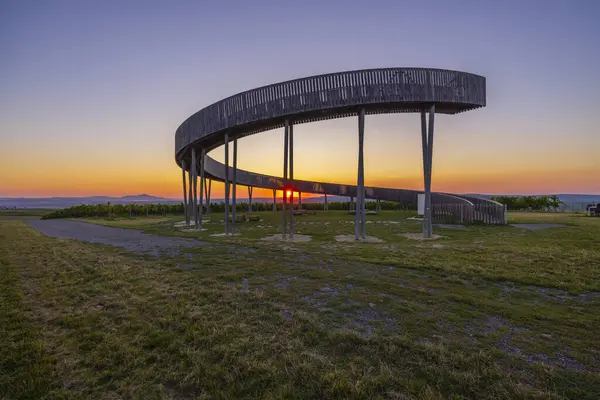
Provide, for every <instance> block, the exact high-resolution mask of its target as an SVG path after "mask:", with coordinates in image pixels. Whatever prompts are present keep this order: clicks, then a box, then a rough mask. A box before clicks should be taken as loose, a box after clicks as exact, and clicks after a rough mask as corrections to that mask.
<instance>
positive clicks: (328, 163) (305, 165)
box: [0, 116, 600, 199]
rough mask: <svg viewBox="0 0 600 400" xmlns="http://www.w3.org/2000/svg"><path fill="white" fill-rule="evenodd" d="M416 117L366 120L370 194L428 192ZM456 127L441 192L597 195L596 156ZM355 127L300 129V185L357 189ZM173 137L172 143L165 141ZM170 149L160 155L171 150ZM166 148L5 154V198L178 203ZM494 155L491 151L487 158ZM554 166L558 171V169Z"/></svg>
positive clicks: (442, 162)
mask: <svg viewBox="0 0 600 400" xmlns="http://www.w3.org/2000/svg"><path fill="white" fill-rule="evenodd" d="M413 117H414V118H410V117H407V116H369V117H368V118H367V123H368V124H367V133H366V139H365V140H366V143H365V170H366V174H365V183H366V185H367V186H378V187H390V188H403V189H416V190H420V189H422V187H423V178H422V159H421V149H420V136H419V133H418V118H416V116H413ZM449 118H452V117H444V116H441V117H440V118H438V127H439V128H438V129H437V130H436V141H435V145H434V169H433V177H432V185H433V190H435V191H442V192H450V193H485V194H520V193H522V194H545V193H592V194H593V193H600V179H596V180H594V178H593V177H596V176H597V171H598V170H599V168H600V162H599V161H598V159H597V158H596V151H595V148H594V147H590V146H586V145H585V144H582V143H578V142H570V144H565V145H563V146H562V147H555V146H553V148H546V149H544V151H542V152H537V153H536V152H532V151H531V150H530V149H529V145H528V144H527V142H524V143H522V146H520V147H518V148H517V147H514V146H513V145H512V144H510V143H509V144H508V145H507V146H504V147H502V146H501V142H498V141H496V139H495V138H496V136H495V135H491V136H490V137H481V136H473V137H470V138H465V137H462V138H459V139H460V140H468V142H469V145H468V146H465V145H461V144H460V143H457V141H456V140H455V139H454V138H453V135H452V134H451V133H450V132H448V131H447V129H446V128H445V127H444V122H446V121H445V120H448V119H449ZM378 121H379V122H378ZM369 122H370V125H369ZM381 122H386V123H388V125H394V124H398V125H399V126H401V127H403V128H404V129H402V133H398V134H396V135H391V134H390V132H389V131H388V129H387V128H382V127H381V126H379V123H381ZM354 125H355V120H354V119H353V118H345V119H342V120H337V121H325V122H319V123H314V124H305V125H298V126H297V127H296V129H295V154H294V156H295V157H294V158H295V173H296V175H295V177H296V178H297V179H305V180H314V181H322V182H336V183H345V184H355V183H356V163H357V161H356V157H357V156H356V151H357V143H356V137H355V136H356V135H355V133H354V132H353V130H354ZM388 125H386V126H388ZM369 127H370V128H371V129H369ZM323 132H326V133H327V135H324V134H323ZM408 132H412V133H408ZM172 135H173V134H172V133H166V134H165V136H166V137H168V136H172ZM171 140H172V139H171ZM164 142H165V143H162V145H163V146H164V145H165V144H166V143H168V142H169V140H165V141H164ZM478 142H479V143H478ZM160 145H161V144H158V145H157V144H153V143H149V144H146V145H144V146H138V149H137V151H134V152H132V151H131V150H130V148H129V146H123V147H116V148H114V149H113V150H112V151H111V153H110V154H109V156H108V157H107V156H106V155H105V153H104V152H95V151H90V152H89V153H85V152H75V153H73V154H70V157H65V154H64V153H63V152H60V151H52V150H53V145H52V144H49V145H48V146H43V147H38V148H30V149H28V151H27V158H24V157H23V153H21V152H17V151H14V152H4V151H2V157H1V158H0V182H1V183H2V185H1V186H0V197H63V196H94V195H108V196H123V195H135V194H141V193H146V194H151V195H154V196H161V197H167V198H181V196H182V189H181V172H180V169H179V168H178V167H177V166H176V165H175V162H174V159H173V150H172V147H171V146H169V147H166V146H165V147H161V146H160ZM231 147H232V146H230V152H231V151H232V149H231ZM282 147H283V133H282V131H281V130H274V131H269V132H264V133H262V134H258V135H254V136H250V137H247V138H244V139H240V140H239V144H238V149H239V150H238V158H239V165H238V166H239V168H241V169H246V170H250V171H255V172H260V173H265V174H272V175H278V176H280V175H281V169H282V160H283V149H282ZM479 147H481V150H480V149H479ZM490 147H491V148H493V149H494V150H492V151H485V149H489V148H490ZM538 147H539V146H538ZM496 149H497V151H496ZM561 154H562V157H561ZM210 155H211V156H212V157H214V158H215V159H217V160H219V161H223V159H224V157H223V148H222V147H220V148H217V149H215V150H213V151H212V152H211V153H210ZM265 155H268V156H265ZM231 158H232V157H230V159H231ZM557 159H559V160H561V162H560V163H557V162H555V161H554V160H557ZM29 160H30V161H36V160H37V161H39V162H41V165H44V166H45V167H44V168H40V169H37V168H35V165H36V164H33V163H31V162H26V161H29ZM223 192H224V190H223V184H222V183H218V182H215V183H214V184H213V194H212V198H213V199H214V198H220V197H223ZM271 196H272V192H271V191H270V190H262V189H259V188H257V189H255V191H254V197H267V198H270V197H271ZM305 196H309V195H308V194H306V195H305ZM246 197H247V190H246V188H244V187H239V188H238V198H246Z"/></svg>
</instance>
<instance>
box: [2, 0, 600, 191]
mask: <svg viewBox="0 0 600 400" xmlns="http://www.w3.org/2000/svg"><path fill="white" fill-rule="evenodd" d="M599 21H600V2H598V1H593V0H589V1H578V0H573V1H537V0H535V1H534V0H530V1H501V2H496V1H427V2H415V1H401V0H395V1H375V0H371V1H351V0H346V1H324V0H320V1H294V2H292V1H281V0H280V1H260V0H253V1H215V2H209V1H160V2H159V1H124V0H121V1H112V0H111V1H109V0H102V1H81V0H79V1H60V0H55V1H28V0H18V1H17V0H15V1H7V0H4V1H1V2H0V51H1V57H0V138H1V142H0V171H1V172H0V196H3V195H4V196H16V195H20V194H23V195H44V194H52V195H55V194H58V193H57V191H60V190H62V192H61V193H63V192H64V194H71V193H73V194H75V193H87V192H88V191H92V192H94V190H95V192H94V194H103V193H109V194H110V193H113V192H115V193H116V192H119V193H120V191H121V189H120V188H123V190H125V192H127V191H128V190H126V189H127V187H128V185H129V187H131V188H132V189H131V190H134V191H137V190H140V191H142V190H143V189H144V188H145V187H148V189H147V190H145V191H147V192H153V193H155V194H161V195H172V196H177V195H178V193H179V189H178V186H177V185H178V184H179V181H178V179H179V175H178V173H177V167H176V165H175V163H174V161H173V148H174V145H173V136H174V132H175V129H176V128H177V126H178V125H179V124H180V123H181V122H182V121H183V120H184V119H185V118H187V117H188V116H189V115H190V114H192V113H194V112H195V111H197V110H198V109H200V108H202V107H204V106H206V105H208V104H210V103H213V102H215V101H218V100H220V99H221V98H224V97H226V96H229V95H231V94H234V93H236V92H239V91H242V90H246V89H250V88H253V87H256V86H260V85H265V84H269V83H274V82H278V81H282V80H287V79H292V78H297V77H302V76H308V75H313V74H319V73H326V72H335V71H339V70H351V69H360V68H375V67H390V66H419V67H439V68H448V69H458V70H464V71H469V72H473V73H477V74H480V75H484V76H486V77H487V79H488V81H487V82H488V91H487V93H488V107H486V108H485V109H482V110H477V111H475V112H472V113H467V114H465V115H461V116H459V117H457V118H451V117H442V118H440V123H439V129H440V132H441V133H440V135H438V140H439V142H437V144H439V145H438V146H437V147H436V148H435V151H436V155H435V157H436V165H435V166H434V189H436V185H438V186H437V188H438V189H441V188H443V187H444V186H443V184H444V182H445V181H444V179H448V182H459V181H460V179H459V178H460V176H462V175H461V174H463V175H464V174H467V171H469V170H470V169H476V170H477V171H479V172H481V174H485V173H490V174H492V173H496V174H498V173H499V171H500V170H505V172H506V173H507V174H508V175H507V176H512V175H510V174H517V175H519V174H525V175H523V176H529V178H527V179H530V180H531V181H532V182H533V181H535V180H536V179H538V178H535V176H538V175H536V174H539V173H541V172H543V171H549V172H551V173H554V172H555V171H558V170H560V169H561V168H563V167H564V168H563V169H566V170H568V171H572V173H573V174H581V173H585V171H589V170H592V171H593V170H595V171H596V174H595V178H594V179H592V180H590V182H589V183H588V184H586V182H585V181H582V182H580V186H572V182H570V180H569V178H568V174H563V175H564V176H563V175H560V174H559V175H556V176H557V178H556V179H554V182H548V186H547V187H548V189H547V190H548V191H579V192H588V193H600V178H598V176H599V175H598V173H597V172H598V171H599V170H600V138H599V136H600V135H599V129H598V126H599V122H600V118H599V116H598V115H599V106H600V100H599V98H600V97H599V96H598V94H599V93H600V50H599V49H600V22H599ZM413 117H414V121H413V120H412V119H409V117H407V116H383V117H381V118H376V117H373V118H372V119H371V118H369V121H368V126H367V135H369V129H370V130H371V132H374V133H372V134H371V135H372V138H371V139H369V137H368V136H367V147H368V146H369V140H371V143H372V145H371V148H370V149H369V148H367V149H366V151H367V154H366V157H367V159H366V162H367V177H366V179H367V184H369V179H371V180H372V181H373V182H380V181H381V182H384V183H385V182H389V185H391V186H399V185H400V186H402V184H403V183H404V182H403V181H402V176H403V175H402V173H400V172H397V171H398V170H399V171H406V177H412V176H418V174H419V173H420V170H419V168H420V162H419V157H420V151H419V149H418V143H419V140H420V138H419V137H418V133H419V127H418V117H416V116H413ZM355 125H356V122H355V121H353V120H340V121H336V122H335V123H334V124H332V123H323V124H313V125H310V126H308V125H306V126H302V127H299V129H298V131H299V134H298V146H299V150H298V152H299V153H298V161H297V162H298V163H301V162H302V160H303V159H305V160H308V162H309V164H310V161H311V159H314V154H313V151H318V150H311V146H310V143H314V142H316V141H320V143H322V144H323V146H331V147H329V149H330V151H331V152H332V153H334V155H332V156H331V157H330V158H329V157H328V160H329V162H331V163H332V165H333V166H331V165H328V164H327V163H325V164H318V163H317V165H313V166H312V167H311V166H310V165H306V164H303V165H299V167H298V168H297V171H298V172H297V174H298V175H299V176H298V178H311V177H314V176H317V175H319V174H318V170H319V169H323V168H333V169H336V168H337V169H339V170H340V171H341V170H344V169H345V168H348V169H351V170H352V171H353V170H354V165H355V158H356V156H355V154H354V153H352V155H351V156H348V155H344V154H343V153H344V152H343V151H342V150H344V149H346V148H347V149H352V148H353V146H355V140H356V139H355V137H354V132H353V131H354V130H355ZM347 131H352V133H351V134H350V136H349V135H348V132H347ZM408 131H411V132H410V135H409V134H408V133H406V132H408ZM412 131H414V134H413V132H412ZM323 132H326V133H327V138H324V135H323ZM401 133H402V135H405V136H402V137H400V136H399V135H400V134H401ZM278 135H279V133H266V134H264V135H258V136H255V137H251V138H248V139H244V140H242V141H241V142H240V146H241V148H240V151H244V149H246V150H245V151H246V153H241V155H240V162H241V163H242V165H241V167H244V168H248V169H254V170H256V171H259V172H269V173H270V172H274V173H275V171H274V169H275V168H279V166H280V164H281V163H280V162H279V161H280V158H281V157H280V156H279V152H281V149H280V147H281V143H280V141H281V140H280V138H279V136H278ZM301 135H303V136H301ZM391 149H396V150H395V151H396V154H397V155H398V157H397V158H398V159H400V160H405V161H406V163H407V164H406V165H404V164H402V162H403V161H398V163H399V164H393V163H392V161H394V162H396V160H392V161H389V160H388V161H382V160H385V159H386V157H388V152H391V151H392V150H391ZM369 151H370V152H371V153H369ZM265 152H270V153H272V154H273V157H272V160H271V161H265V160H264V158H265V157H264V154H265ZM338 153H339V154H338ZM219 154H220V153H219ZM244 154H246V155H244ZM303 154H304V155H303ZM378 155H385V157H384V156H381V157H378ZM369 156H370V157H369ZM217 158H219V157H218V156H217ZM36 162H37V163H41V164H43V165H44V168H43V169H44V171H43V172H44V175H43V177H44V182H39V189H35V190H33V189H31V190H30V188H26V187H25V186H24V185H23V184H22V182H23V181H26V180H28V179H32V177H33V176H36V177H39V176H37V175H35V173H36V168H34V167H33V165H34V164H35V163H36ZM408 163H410V167H409V164H408ZM81 165H88V166H89V171H90V174H89V175H87V176H86V175H85V174H82V173H78V174H74V175H70V174H71V173H72V171H73V170H74V169H78V168H80V166H81ZM369 169H370V172H369ZM122 171H126V172H125V173H123V172H122ZM340 171H337V172H336V171H333V172H335V173H334V175H336V176H338V175H339V176H340V179H342V180H344V179H346V178H345V175H344V174H343V173H342V172H340ZM394 171H395V172H394ZM444 171H448V173H447V174H446V175H444ZM532 171H533V172H535V173H533V175H531V174H530V175H527V174H528V173H532ZM436 173H437V174H438V175H437V176H436V175H435V174H436ZM452 174H454V175H452ZM557 174H558V172H557ZM464 176H465V179H466V181H465V182H467V183H466V184H465V185H466V186H465V185H462V186H460V185H459V186H460V191H484V190H480V186H478V185H479V184H478V183H477V182H479V181H478V180H477V179H479V178H477V179H476V178H472V179H471V181H469V180H468V179H467V178H468V177H466V175H464ZM482 176H483V175H482ZM106 177H108V178H106ZM86 179H87V182H88V183H89V182H90V181H89V180H90V179H91V182H96V184H95V186H86V183H85V182H86ZM350 179H354V178H351V175H348V177H347V179H346V180H350ZM386 179H387V180H386ZM407 179H408V178H407ZM411 179H412V178H411ZM469 179H470V178H469ZM481 179H483V178H481ZM507 179H508V178H507ZM523 179H525V178H523ZM561 179H562V180H564V186H560V185H561V184H562V183H560V182H562V181H560V180H561ZM131 180H133V181H135V182H136V183H138V184H139V185H138V186H135V185H133V186H131V182H132V181H131ZM559 181H560V182H559ZM111 182H112V186H111ZM469 182H471V183H469ZM499 182H504V183H502V185H504V186H502V187H501V188H500V190H499V191H500V192H502V191H504V192H511V191H517V192H523V191H524V190H523V186H515V187H512V186H510V185H509V186H506V185H508V184H509V183H510V179H508V180H506V181H503V180H500V181H499ZM557 182H559V183H557ZM534 183H535V182H534ZM537 183H539V182H537ZM69 184H70V185H69ZM406 184H407V185H408V186H410V185H411V183H410V179H408V180H407V181H406ZM89 185H91V184H89ZM144 185H146V186H144ZM440 185H441V186H440ZM469 185H471V186H469ZM553 185H554V186H553ZM556 185H558V186H556ZM586 185H587V186H586ZM30 186H31V185H30ZM538 186H539V185H538ZM538 186H534V187H535V190H532V191H533V192H536V191H538ZM33 187H38V186H36V185H35V184H34V185H33ZM471 187H472V190H468V189H469V188H471ZM539 187H540V188H543V187H546V186H539ZM114 188H117V189H114ZM562 188H564V189H565V190H560V189H562ZM577 188H579V190H577ZM54 189H56V190H54ZM59 189H60V190H59ZM457 190H458V189H457ZM540 190H541V189H540ZM488 191H489V190H488Z"/></svg>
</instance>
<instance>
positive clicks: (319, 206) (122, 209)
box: [42, 201, 416, 219]
mask: <svg viewBox="0 0 600 400" xmlns="http://www.w3.org/2000/svg"><path fill="white" fill-rule="evenodd" d="M281 207H282V204H281V203H278V204H277V209H278V210H281ZM288 207H289V205H288ZM298 207H299V205H298V204H294V208H298ZM380 207H381V209H382V210H415V209H416V207H415V206H413V205H406V204H401V203H394V202H391V201H382V202H381V203H380ZM302 208H303V209H305V210H323V209H324V204H323V203H305V204H302ZM349 208H350V203H349V202H331V203H329V209H330V210H348V209H349ZM375 208H376V203H375V202H374V201H369V202H367V209H368V210H375ZM204 209H205V212H206V206H205V207H204ZM236 210H238V211H239V212H246V211H248V204H247V203H237V205H236ZM252 210H253V211H271V210H273V203H265V202H258V203H252ZM210 211H211V212H225V204H224V203H211V205H210ZM169 214H171V215H177V214H178V215H183V203H179V204H127V205H123V204H110V203H107V204H93V205H89V204H82V205H79V206H73V207H69V208H63V209H59V210H55V211H52V212H50V213H48V214H45V215H44V216H43V217H42V219H54V218H89V217H106V218H109V217H124V216H129V217H134V216H144V215H148V216H149V215H169Z"/></svg>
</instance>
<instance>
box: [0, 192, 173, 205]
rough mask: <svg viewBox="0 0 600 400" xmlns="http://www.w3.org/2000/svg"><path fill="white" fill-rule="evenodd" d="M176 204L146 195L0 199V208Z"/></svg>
mask: <svg viewBox="0 0 600 400" xmlns="http://www.w3.org/2000/svg"><path fill="white" fill-rule="evenodd" d="M109 201H110V202H111V203H112V204H132V203H136V204H140V203H146V204H157V203H161V204H177V203H180V202H181V201H180V200H174V199H167V198H165V197H156V196H151V195H148V194H138V195H128V196H122V197H111V196H88V197H42V198H26V197H8V198H0V208H15V207H16V208H67V207H72V206H78V205H81V204H106V203H108V202H109Z"/></svg>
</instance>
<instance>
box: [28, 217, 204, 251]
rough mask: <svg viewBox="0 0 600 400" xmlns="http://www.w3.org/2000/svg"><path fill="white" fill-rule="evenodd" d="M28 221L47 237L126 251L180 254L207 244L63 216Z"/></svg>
mask: <svg viewBox="0 0 600 400" xmlns="http://www.w3.org/2000/svg"><path fill="white" fill-rule="evenodd" d="M27 223H28V224H29V225H30V226H31V227H33V228H34V229H36V230H38V231H39V232H40V233H42V234H44V235H46V236H52V237H56V238H63V239H76V240H81V241H84V242H90V243H102V244H107V245H110V246H119V247H123V248H124V249H125V250H127V251H131V252H134V253H138V254H149V255H152V256H155V257H158V256H160V255H161V254H165V253H166V254H167V255H169V256H177V255H180V254H181V250H180V248H182V247H188V248H189V247H195V246H199V245H203V244H206V242H201V241H199V240H194V239H185V238H176V237H171V236H159V235H152V234H148V233H143V232H142V231H138V230H135V229H123V228H111V227H108V226H102V225H96V224H90V223H87V222H80V221H70V220H64V219H49V220H32V221H27Z"/></svg>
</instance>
